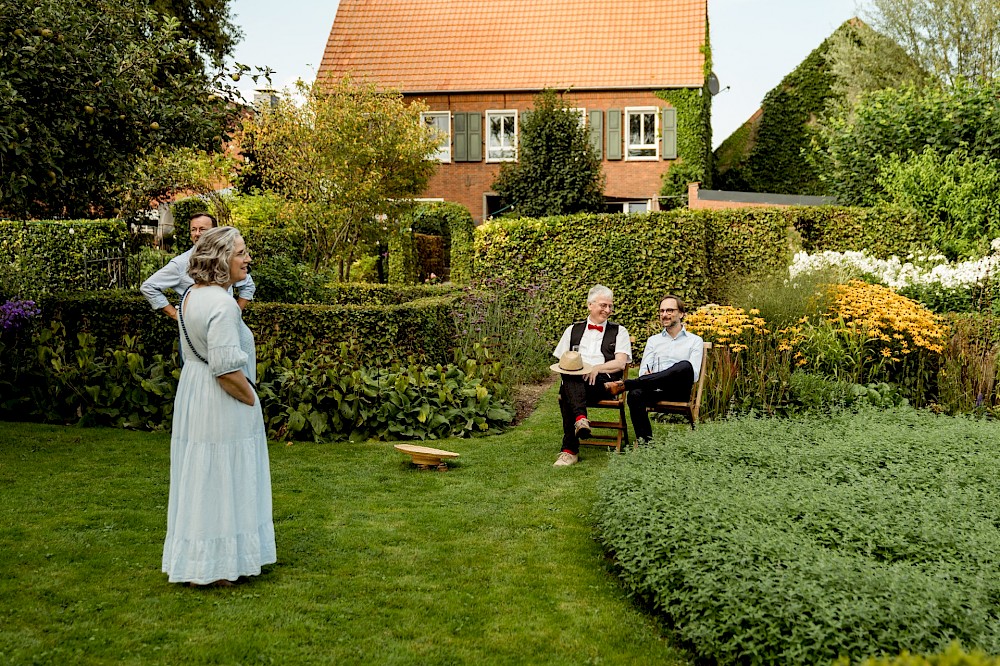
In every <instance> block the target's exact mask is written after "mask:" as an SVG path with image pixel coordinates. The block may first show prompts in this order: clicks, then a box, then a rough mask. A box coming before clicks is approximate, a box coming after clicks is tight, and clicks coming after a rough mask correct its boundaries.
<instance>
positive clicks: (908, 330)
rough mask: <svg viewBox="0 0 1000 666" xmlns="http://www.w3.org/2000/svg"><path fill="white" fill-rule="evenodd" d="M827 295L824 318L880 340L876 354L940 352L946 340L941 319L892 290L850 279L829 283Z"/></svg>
mask: <svg viewBox="0 0 1000 666" xmlns="http://www.w3.org/2000/svg"><path fill="white" fill-rule="evenodd" d="M830 295H831V296H832V299H833V302H832V304H831V306H830V311H829V313H828V314H827V315H826V318H827V320H828V321H830V322H843V324H844V326H845V327H846V332H850V333H860V334H862V335H864V336H866V337H868V338H869V339H871V340H876V341H879V342H881V343H883V344H882V345H881V350H880V351H879V353H880V354H881V355H882V356H884V357H886V358H891V359H892V360H893V361H897V360H899V359H898V357H896V356H895V354H896V353H897V352H898V353H899V354H903V355H906V354H909V353H911V352H913V351H916V350H918V349H926V350H927V351H930V352H934V353H935V354H940V353H941V352H942V351H944V346H945V344H946V343H947V339H948V326H947V324H946V323H945V322H944V319H942V318H941V317H939V316H937V315H936V314H934V313H933V312H931V311H930V310H928V309H927V308H925V307H924V306H923V305H921V304H920V303H917V302H916V301H913V300H910V299H909V298H906V297H905V296H900V295H899V294H897V293H896V292H894V291H893V290H892V289H889V288H887V287H883V286H881V285H877V284H868V283H866V282H862V281H861V280H851V281H850V282H848V283H847V284H836V285H831V286H830Z"/></svg>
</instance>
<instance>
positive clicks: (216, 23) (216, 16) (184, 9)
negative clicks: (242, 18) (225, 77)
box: [151, 0, 243, 68]
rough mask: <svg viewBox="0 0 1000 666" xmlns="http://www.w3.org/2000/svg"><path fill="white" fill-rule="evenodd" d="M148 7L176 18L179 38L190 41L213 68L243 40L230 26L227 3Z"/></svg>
mask: <svg viewBox="0 0 1000 666" xmlns="http://www.w3.org/2000/svg"><path fill="white" fill-rule="evenodd" d="M151 7H152V8H153V9H154V10H156V11H157V12H159V13H161V14H166V15H168V16H174V17H176V18H177V20H178V21H180V24H181V27H182V29H183V36H184V37H187V38H188V39H192V40H194V42H195V43H196V44H197V45H198V50H199V51H201V52H202V53H204V54H205V55H207V56H208V57H209V59H210V60H211V62H212V64H213V65H214V66H215V67H216V68H219V67H221V66H222V61H223V59H224V58H225V57H226V56H228V55H231V54H232V51H233V47H235V46H236V43H237V42H238V41H239V40H240V38H242V36H243V33H241V32H240V30H239V28H237V27H236V26H235V25H234V24H233V22H232V17H231V16H230V14H229V0H152V1H151Z"/></svg>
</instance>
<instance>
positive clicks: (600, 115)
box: [587, 111, 604, 159]
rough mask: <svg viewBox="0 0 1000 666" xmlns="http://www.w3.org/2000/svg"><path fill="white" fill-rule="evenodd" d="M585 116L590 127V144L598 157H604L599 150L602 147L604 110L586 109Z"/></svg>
mask: <svg viewBox="0 0 1000 666" xmlns="http://www.w3.org/2000/svg"><path fill="white" fill-rule="evenodd" d="M587 116H588V120H587V122H588V123H589V129H590V145H591V146H593V147H594V151H595V152H596V153H597V157H598V159H601V158H603V157H604V152H603V151H602V150H601V149H602V148H604V112H603V111H588V112H587Z"/></svg>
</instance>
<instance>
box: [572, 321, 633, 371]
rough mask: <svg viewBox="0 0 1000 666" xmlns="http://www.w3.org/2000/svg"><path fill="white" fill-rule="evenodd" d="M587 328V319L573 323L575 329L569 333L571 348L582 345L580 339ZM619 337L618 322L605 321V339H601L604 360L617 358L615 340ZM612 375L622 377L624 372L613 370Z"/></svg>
mask: <svg viewBox="0 0 1000 666" xmlns="http://www.w3.org/2000/svg"><path fill="white" fill-rule="evenodd" d="M586 330H587V322H586V321H578V322H576V323H575V324H573V329H572V330H571V331H570V333H569V346H570V349H572V348H573V347H578V346H579V345H580V340H581V338H583V334H584V332H585V331H586ZM617 337H618V324H615V323H613V322H610V321H606V322H604V339H603V340H601V353H602V354H604V361H605V362H607V361H613V360H614V359H615V340H616V338H617ZM610 374H611V376H612V377H620V376H621V374H622V373H620V372H612V373H610Z"/></svg>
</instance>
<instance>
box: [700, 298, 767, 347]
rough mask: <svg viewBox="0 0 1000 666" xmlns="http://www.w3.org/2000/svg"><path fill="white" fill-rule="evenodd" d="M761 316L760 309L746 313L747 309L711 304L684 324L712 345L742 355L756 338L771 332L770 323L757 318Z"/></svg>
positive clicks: (701, 308)
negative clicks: (723, 347) (722, 346)
mask: <svg viewBox="0 0 1000 666" xmlns="http://www.w3.org/2000/svg"><path fill="white" fill-rule="evenodd" d="M758 314H760V312H759V311H758V310H750V311H749V312H746V311H744V310H743V308H736V307H732V306H729V305H716V304H714V303H709V304H708V305H703V306H701V307H700V308H698V309H697V310H695V311H694V312H693V313H691V314H690V315H688V316H687V317H686V318H685V319H684V325H685V326H686V327H687V329H688V330H689V331H691V332H692V333H696V334H698V335H700V336H701V337H702V338H704V339H705V340H707V341H709V342H712V343H715V344H720V345H728V346H729V348H730V350H731V351H733V352H741V351H744V350H746V348H747V343H748V342H750V341H751V339H752V338H753V337H754V336H763V335H767V334H769V333H770V332H771V331H770V330H768V328H767V322H765V321H764V320H763V319H762V318H761V317H758V316H756V315H758Z"/></svg>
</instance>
